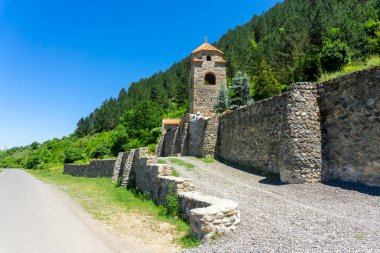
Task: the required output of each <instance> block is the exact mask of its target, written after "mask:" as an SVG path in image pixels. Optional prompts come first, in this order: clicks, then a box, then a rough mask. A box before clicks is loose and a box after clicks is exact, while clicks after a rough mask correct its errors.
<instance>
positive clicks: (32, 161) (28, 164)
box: [24, 154, 41, 169]
mask: <svg viewBox="0 0 380 253" xmlns="http://www.w3.org/2000/svg"><path fill="white" fill-rule="evenodd" d="M40 163H41V161H40V158H39V157H38V155H36V154H34V155H31V156H28V157H27V158H26V159H25V163H24V166H25V169H37V166H38V165H39V164H40Z"/></svg>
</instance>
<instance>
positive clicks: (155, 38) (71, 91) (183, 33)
mask: <svg viewBox="0 0 380 253" xmlns="http://www.w3.org/2000/svg"><path fill="white" fill-rule="evenodd" d="M277 2H281V1H280V0H261V1H254V0H251V1H248V0H236V1H227V0H223V1H222V0H218V1H216V0H192V1H178V0H177V1H171V0H170V1H141V0H140V1H122V0H113V1H96V0H92V1H88V0H82V1H80V0H65V1H42V0H33V1H30V0H18V1H16V0H0V148H3V147H5V146H7V147H13V146H20V145H27V144H30V143H31V142H33V141H39V142H42V141H45V140H47V139H50V138H54V137H57V138H61V137H62V136H65V135H68V134H70V133H72V132H73V131H74V130H75V127H76V123H77V121H78V119H79V118H80V117H82V116H86V115H88V114H89V113H90V112H91V111H93V110H94V109H95V108H96V107H97V106H99V105H100V104H101V103H102V101H104V100H105V99H107V98H109V97H111V96H113V97H115V96H117V94H118V92H119V91H120V89H121V88H123V87H124V88H126V89H127V88H128V86H129V84H130V83H131V82H133V81H137V80H139V79H141V78H144V77H149V76H150V75H152V74H154V73H155V72H157V71H160V70H165V69H167V68H168V67H170V66H171V65H172V64H173V63H174V62H176V61H179V60H180V59H182V58H183V57H185V56H187V55H188V54H189V53H190V52H191V51H192V50H193V49H195V48H196V47H197V46H199V45H200V44H201V43H202V42H203V38H204V36H208V38H209V42H215V41H217V40H218V39H219V38H220V37H221V36H222V35H223V34H224V33H225V32H226V31H227V30H228V29H233V28H234V27H236V26H237V25H242V24H244V23H246V22H248V21H249V20H250V19H251V18H252V16H253V15H254V14H261V13H262V12H264V11H266V10H268V9H269V8H270V7H272V6H273V5H275V4H276V3H277Z"/></svg>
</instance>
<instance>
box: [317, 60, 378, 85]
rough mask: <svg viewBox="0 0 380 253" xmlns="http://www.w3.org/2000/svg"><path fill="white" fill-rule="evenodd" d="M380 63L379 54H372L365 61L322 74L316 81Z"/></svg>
mask: <svg viewBox="0 0 380 253" xmlns="http://www.w3.org/2000/svg"><path fill="white" fill-rule="evenodd" d="M379 65H380V56H373V57H371V58H369V59H367V60H366V61H365V62H353V63H350V64H348V65H347V66H345V67H344V68H343V69H342V70H341V71H337V72H334V73H328V74H323V75H322V76H321V78H319V80H318V82H325V81H328V80H331V79H334V78H338V77H341V76H344V75H347V74H350V73H352V72H356V71H360V70H363V69H367V68H371V67H375V66H379Z"/></svg>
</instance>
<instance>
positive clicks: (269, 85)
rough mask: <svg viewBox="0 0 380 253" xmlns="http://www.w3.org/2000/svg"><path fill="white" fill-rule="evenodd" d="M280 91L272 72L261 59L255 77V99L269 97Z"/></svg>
mask: <svg viewBox="0 0 380 253" xmlns="http://www.w3.org/2000/svg"><path fill="white" fill-rule="evenodd" d="M280 93H281V86H280V84H279V83H278V81H277V79H276V78H275V76H274V75H273V73H272V69H271V67H270V66H269V64H268V63H267V62H266V61H265V60H263V61H262V62H261V63H260V66H259V73H258V75H257V76H256V77H255V95H254V98H255V99H256V100H261V99H265V98H269V97H271V96H274V95H277V94H280Z"/></svg>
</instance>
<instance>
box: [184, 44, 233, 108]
mask: <svg viewBox="0 0 380 253" xmlns="http://www.w3.org/2000/svg"><path fill="white" fill-rule="evenodd" d="M223 55H224V53H223V52H222V51H220V50H219V49H217V48H216V47H214V46H212V45H210V44H209V43H207V42H205V43H203V44H202V45H201V46H199V47H198V48H197V49H195V50H194V51H193V52H192V53H191V70H190V78H191V81H190V90H189V103H190V113H196V112H198V111H199V112H202V113H204V114H205V115H213V114H214V105H215V103H216V99H217V92H218V90H219V88H220V87H221V86H222V85H224V86H226V85H227V81H226V80H227V75H226V66H225V64H226V61H225V60H224V59H223Z"/></svg>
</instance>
